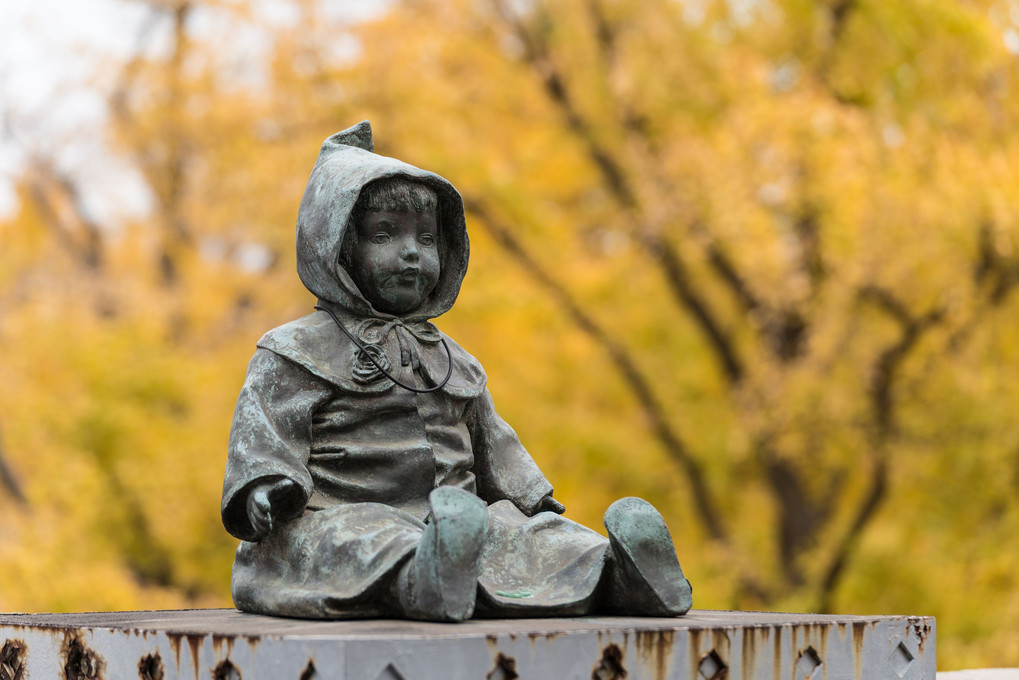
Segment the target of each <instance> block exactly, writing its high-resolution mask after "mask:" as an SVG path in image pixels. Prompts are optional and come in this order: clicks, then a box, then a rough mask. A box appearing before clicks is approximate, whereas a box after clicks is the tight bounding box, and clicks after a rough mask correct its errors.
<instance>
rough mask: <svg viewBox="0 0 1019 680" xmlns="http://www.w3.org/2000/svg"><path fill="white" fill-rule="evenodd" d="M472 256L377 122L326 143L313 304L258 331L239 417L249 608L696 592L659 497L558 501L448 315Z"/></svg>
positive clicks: (499, 603)
mask: <svg viewBox="0 0 1019 680" xmlns="http://www.w3.org/2000/svg"><path fill="white" fill-rule="evenodd" d="M468 255H469V241H468V237H467V228H466V224H465V220H464V208H463V201H462V199H461V198H460V195H459V193H457V191H456V189H454V188H453V186H452V185H451V184H450V183H449V182H447V181H446V180H445V179H443V178H441V177H439V176H438V175H436V174H434V173H431V172H427V171H424V170H421V169H419V168H416V167H413V166H411V165H408V164H406V163H403V162H401V161H398V160H396V159H393V158H387V157H385V156H380V155H377V154H375V153H374V152H373V144H372V136H371V128H370V126H369V125H368V122H367V121H365V122H362V123H359V124H358V125H356V126H354V127H352V128H350V129H348V130H344V131H343V132H340V133H337V134H336V135H333V136H332V137H330V138H329V139H327V140H326V141H325V143H324V144H323V146H322V150H321V153H320V155H319V158H318V161H317V163H316V164H315V168H314V170H313V171H312V174H311V178H310V179H309V180H308V186H307V189H306V190H305V193H304V198H303V200H302V201H301V207H300V211H299V214H298V219H297V269H298V273H299V275H300V277H301V280H302V282H303V283H304V285H305V286H306V287H307V288H308V290H310V291H311V292H312V293H313V294H315V295H316V296H317V297H318V304H317V305H316V309H317V311H315V312H314V313H312V314H310V315H308V316H306V317H304V318H301V319H298V320H296V321H293V322H291V323H288V324H285V325H283V326H280V327H279V328H276V329H274V330H271V331H269V332H268V333H266V334H265V336H263V337H262V339H261V340H259V342H258V344H257V350H256V352H255V355H254V357H253V358H252V360H251V363H250V364H249V366H248V374H247V378H246V379H245V382H244V386H243V388H242V389H241V394H240V397H239V399H238V402H237V409H236V412H235V414H234V421H233V427H232V429H231V432H230V444H229V455H228V459H227V467H226V478H225V482H224V487H223V503H222V515H223V523H224V525H225V526H226V528H227V530H228V531H230V533H232V534H233V535H234V536H236V537H237V538H239V539H241V544H240V546H239V547H238V549H237V555H236V558H235V561H234V568H233V579H232V591H233V597H234V602H235V603H236V605H237V607H238V608H239V609H242V610H244V611H248V612H254V613H260V614H270V615H277V616H292V617H301V618H364V617H383V616H384V617H406V618H414V619H427V620H437V621H463V620H465V619H469V618H471V617H472V616H489V617H492V616H517V617H521V616H526V617H534V616H573V615H581V614H589V613H596V612H606V613H607V612H613V613H624V614H634V615H644V616H649V615H650V616H676V615H681V614H684V613H686V611H687V610H688V609H689V608H690V606H691V594H690V585H689V582H688V581H687V580H686V578H685V577H684V576H683V572H682V569H681V568H680V565H679V561H678V559H677V557H676V551H675V548H674V546H673V542H672V538H671V536H670V534H669V531H668V529H667V528H666V526H665V522H664V520H663V519H662V517H661V515H660V514H659V513H658V511H657V510H655V509H654V508H653V507H652V506H651V505H650V504H648V503H646V502H645V501H642V500H640V499H637V498H624V499H622V500H620V501H617V502H616V503H614V504H613V505H612V506H611V507H610V508H609V510H608V511H607V512H606V514H605V527H606V529H607V530H608V535H609V539H608V540H606V539H605V538H604V537H602V536H601V535H599V534H598V533H596V532H594V531H592V530H590V529H588V528H586V527H583V526H581V525H579V524H577V523H576V522H573V521H571V520H569V519H566V518H565V517H562V513H563V512H564V511H565V508H564V507H563V506H562V505H561V504H560V503H559V502H558V501H557V500H555V499H554V498H553V497H552V485H551V484H550V483H549V482H548V480H547V479H545V477H544V475H543V474H542V473H541V470H539V469H538V466H537V465H536V464H535V463H534V461H533V459H532V458H531V456H530V455H529V454H528V453H527V451H526V450H525V449H524V447H523V446H522V445H521V444H520V441H519V439H518V438H517V435H516V433H515V432H514V431H513V429H512V428H510V426H509V425H507V424H506V422H505V421H503V420H502V418H500V417H499V414H498V413H497V412H496V410H495V406H494V404H493V403H492V397H491V395H490V394H489V392H488V389H487V387H486V376H485V372H484V370H483V369H482V367H481V365H480V364H479V363H478V361H477V360H476V359H475V358H474V357H472V356H471V355H470V354H468V353H467V352H466V351H465V350H464V349H463V348H461V347H460V346H459V345H458V344H457V343H456V342H455V341H454V340H453V339H452V338H450V337H448V336H446V335H445V334H443V333H442V332H441V331H439V330H438V329H437V328H436V327H435V326H434V325H433V324H432V323H431V321H430V320H431V319H433V318H435V317H437V316H439V315H441V314H443V313H444V312H446V311H448V310H449V309H450V307H451V306H452V305H453V302H454V301H455V300H456V297H457V295H458V293H459V291H460V284H461V282H462V281H463V277H464V274H465V273H466V271H467V261H468Z"/></svg>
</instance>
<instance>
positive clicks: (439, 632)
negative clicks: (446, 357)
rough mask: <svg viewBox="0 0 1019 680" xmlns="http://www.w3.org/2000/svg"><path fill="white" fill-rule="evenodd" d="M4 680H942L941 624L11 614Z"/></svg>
mask: <svg viewBox="0 0 1019 680" xmlns="http://www.w3.org/2000/svg"><path fill="white" fill-rule="evenodd" d="M0 644H2V649H0V679H2V680H8V679H10V680H15V679H16V680H22V679H23V680H51V679H52V680H61V679H65V678H67V679H74V680H84V679H93V678H103V679H105V680H122V679H133V678H141V679H142V680H169V679H171V678H173V679H176V678H181V679H184V678H187V679H189V680H191V679H205V678H211V679H215V680H238V679H242V680H311V679H313V678H317V679H323V680H325V679H330V680H332V679H335V680H439V679H441V680H468V679H470V680H512V679H513V678H520V680H542V679H548V680H621V679H622V678H627V679H628V680H639V679H644V678H647V679H649V680H665V679H670V680H733V679H739V678H743V679H754V680H758V679H760V680H779V679H781V680H842V679H844V680H882V679H885V678H887V679H888V680H934V677H935V668H936V664H935V633H934V619H933V618H930V617H907V616H819V615H809V614H772V613H759V612H730V611H698V610H694V611H691V612H690V613H689V614H688V615H687V616H685V617H682V618H678V619H652V618H631V617H585V618H573V619H520V620H477V621H470V622H467V623H462V624H439V623H420V622H412V621H381V620H370V621H335V622H316V621H303V620H293V619H277V618H268V617H262V616H254V615H250V614H242V613H240V612H237V611H235V610H232V609H199V610H184V611H147V612H145V611H143V612H104V613H92V614H0Z"/></svg>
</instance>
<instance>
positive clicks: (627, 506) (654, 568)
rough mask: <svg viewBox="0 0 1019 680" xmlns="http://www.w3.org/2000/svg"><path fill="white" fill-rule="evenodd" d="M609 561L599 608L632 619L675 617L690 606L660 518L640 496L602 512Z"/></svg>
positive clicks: (686, 583) (687, 587)
mask: <svg viewBox="0 0 1019 680" xmlns="http://www.w3.org/2000/svg"><path fill="white" fill-rule="evenodd" d="M605 529H606V530H608V533H609V560H608V564H607V565H606V569H607V573H606V574H605V588H606V591H605V600H604V602H605V607H606V608H607V609H608V610H609V611H610V612H615V613H621V614H630V615H637V616H641V615H643V616H681V615H683V614H685V613H686V612H687V611H688V610H689V609H690V606H691V605H692V604H693V597H692V592H693V591H692V588H691V587H690V582H689V581H688V580H686V577H684V576H683V569H682V567H680V566H679V558H677V557H676V548H675V546H674V545H673V543H672V535H671V534H670V533H669V529H668V527H666V526H665V520H664V519H662V515H661V514H660V513H659V512H658V511H657V510H655V508H654V506H653V505H651V504H650V503H648V502H647V501H644V500H641V499H640V498H621V499H619V500H618V501H616V502H615V503H613V504H612V505H611V506H609V509H608V510H606V511H605Z"/></svg>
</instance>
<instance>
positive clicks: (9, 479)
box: [0, 438, 28, 505]
mask: <svg viewBox="0 0 1019 680" xmlns="http://www.w3.org/2000/svg"><path fill="white" fill-rule="evenodd" d="M0 486H3V488H5V489H6V490H7V492H8V493H9V494H10V495H11V496H12V497H13V498H14V500H15V501H16V502H17V503H18V505H26V504H27V503H28V499H27V498H25V493H24V492H23V491H22V490H21V484H20V483H19V482H18V478H17V477H16V476H15V475H14V471H13V470H12V469H11V467H10V466H9V465H8V464H7V454H6V452H5V450H4V444H3V440H2V438H0Z"/></svg>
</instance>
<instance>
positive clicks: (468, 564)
mask: <svg viewBox="0 0 1019 680" xmlns="http://www.w3.org/2000/svg"><path fill="white" fill-rule="evenodd" d="M428 505H429V509H430V511H431V514H430V519H429V526H428V528H427V529H426V530H425V535H424V536H423V537H422V540H421V543H420V545H419V546H418V551H417V554H416V555H415V557H414V569H413V581H414V584H415V585H414V589H415V597H414V600H415V605H416V608H417V609H418V610H419V611H420V613H421V618H428V619H433V620H440V621H464V620H466V619H469V618H470V617H471V615H472V614H473V613H474V605H475V602H476V598H477V592H478V571H479V568H480V565H481V550H482V548H483V547H484V545H485V539H486V537H487V536H488V506H487V505H486V504H485V502H484V501H483V500H481V499H480V498H478V497H477V496H475V495H474V494H472V493H470V492H467V491H464V490H463V489H458V488H455V487H448V486H440V487H439V488H437V489H435V490H434V491H432V493H431V495H430V496H429V497H428Z"/></svg>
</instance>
